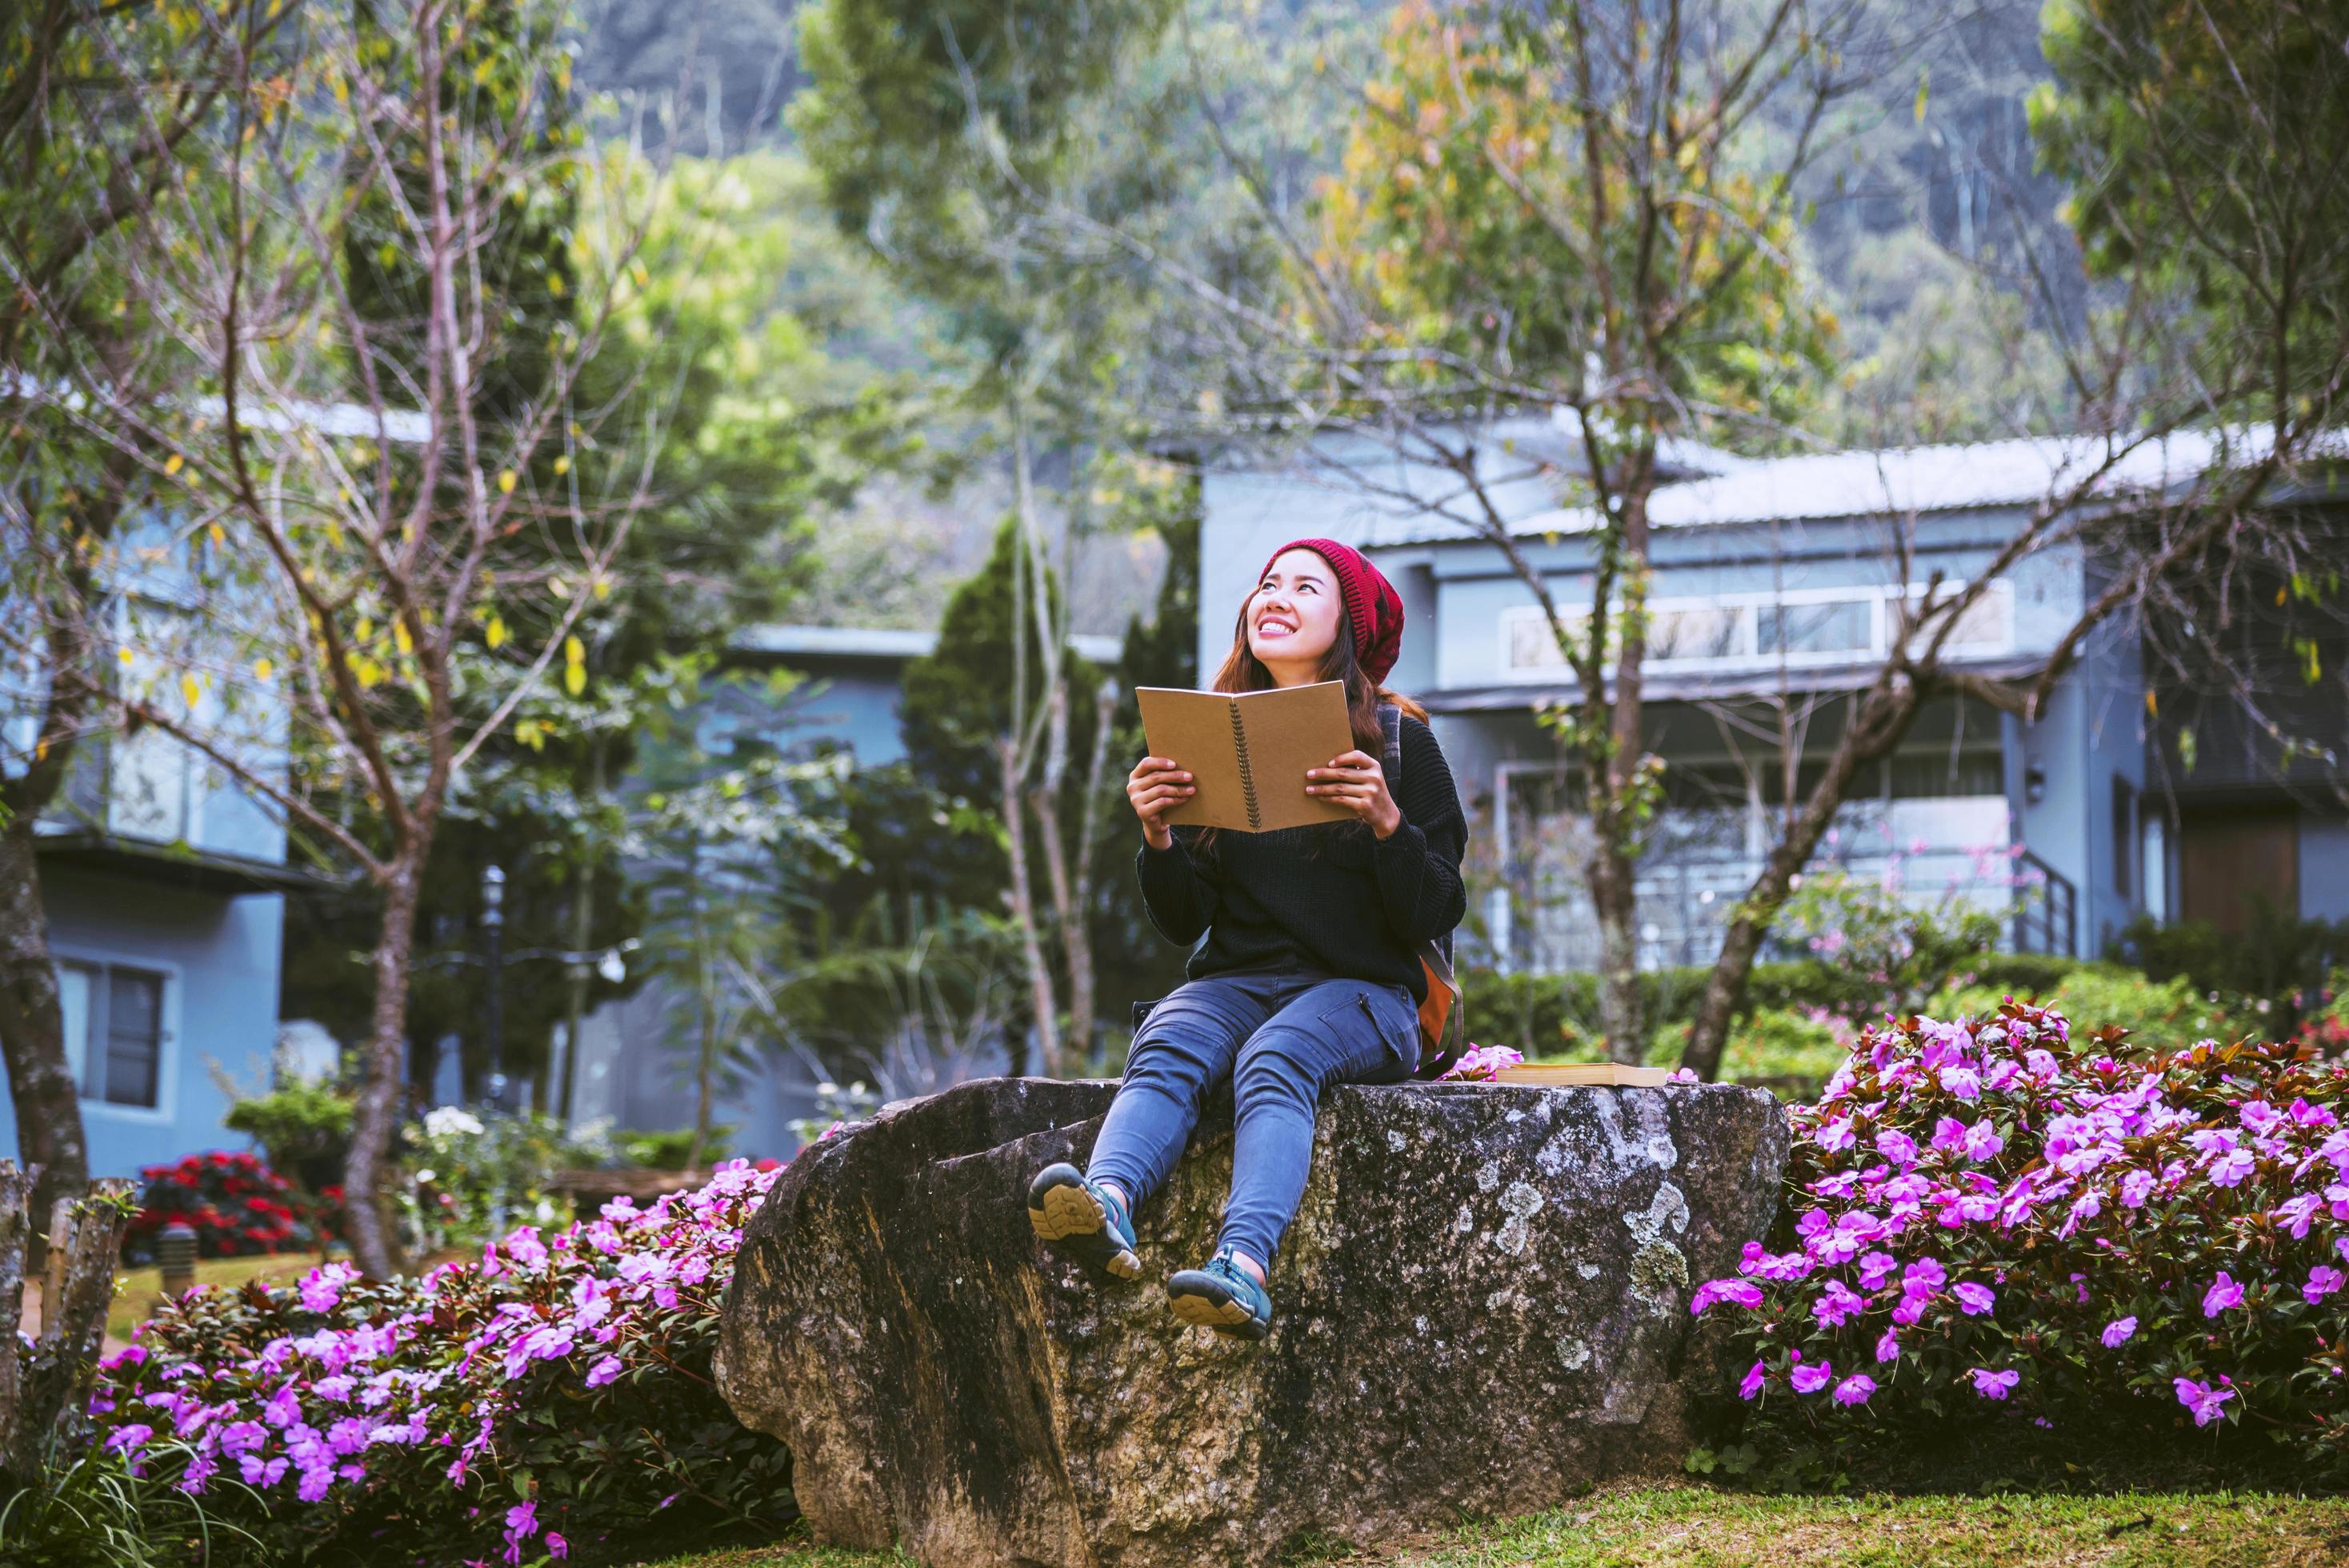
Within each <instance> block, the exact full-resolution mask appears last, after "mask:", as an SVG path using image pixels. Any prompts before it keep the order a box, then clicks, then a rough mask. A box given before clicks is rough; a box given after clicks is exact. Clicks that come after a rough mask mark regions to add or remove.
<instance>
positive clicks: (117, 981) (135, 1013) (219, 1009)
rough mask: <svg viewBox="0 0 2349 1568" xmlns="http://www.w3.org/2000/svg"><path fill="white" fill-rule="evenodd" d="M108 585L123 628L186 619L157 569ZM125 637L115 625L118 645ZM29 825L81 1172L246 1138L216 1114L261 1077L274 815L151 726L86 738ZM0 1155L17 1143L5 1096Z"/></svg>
mask: <svg viewBox="0 0 2349 1568" xmlns="http://www.w3.org/2000/svg"><path fill="white" fill-rule="evenodd" d="M150 543H152V542H150ZM140 545H141V540H140V536H139V535H137V534H134V536H133V537H132V538H131V539H130V540H129V541H128V542H127V544H126V549H125V552H124V554H125V557H126V559H130V560H140V559H142V558H144V559H147V560H150V561H152V560H156V559H165V558H168V556H169V554H170V552H169V549H168V543H167V542H166V543H164V544H158V545H154V547H152V548H147V549H141V548H140ZM120 589H121V597H120V599H119V602H118V608H119V613H120V614H121V615H122V616H123V617H124V621H125V625H126V628H127V627H128V626H129V624H131V623H132V622H134V621H136V620H137V619H138V618H139V617H141V616H145V617H149V618H150V619H169V618H171V617H172V616H174V615H179V614H181V613H182V611H181V604H180V597H181V596H180V593H179V592H178V589H177V587H176V585H175V583H173V581H172V579H171V575H170V574H169V572H168V570H158V569H155V568H153V567H151V566H150V567H148V568H146V569H142V570H138V571H134V572H132V573H129V575H128V577H127V578H126V580H125V581H124V582H123V583H121V584H120ZM138 641H139V639H138V638H137V637H136V636H135V635H133V634H130V633H129V631H128V630H126V632H125V634H124V645H125V647H126V648H129V647H131V646H132V645H134V644H135V643H137V642H138ZM136 657H137V655H134V661H133V662H134V663H135V660H136ZM136 673H137V672H136V670H135V669H128V670H127V671H126V676H125V677H124V678H130V676H135V675H136ZM23 695H24V692H23V690H22V688H21V687H16V686H11V687H7V688H5V689H0V724H5V726H6V727H7V734H6V736H5V743H0V757H5V756H16V757H21V756H23V755H24V753H25V750H26V748H27V747H29V745H30V743H31V738H32V733H33V726H34V723H35V720H34V719H33V718H32V717H31V716H30V714H29V713H28V712H27V711H26V704H24V703H22V702H20V701H9V700H6V699H7V698H9V697H12V696H15V697H21V696H23ZM200 700H201V701H211V700H212V697H211V696H210V695H209V694H206V695H205V696H202V697H201V698H200ZM261 725H262V728H263V729H264V731H265V730H266V729H268V728H269V727H270V723H269V721H268V720H266V719H264V720H262V721H261ZM263 744H264V747H265V746H266V745H267V744H268V742H267V740H266V738H264V740H263ZM35 831H36V843H37V846H38V851H39V856H38V858H39V866H40V875H41V888H42V894H43V903H44V907H45V909H46V911H47V916H48V926H49V944H50V949H51V951H52V953H53V954H55V957H56V960H57V978H58V983H59V992H60V995H61V997H62V1001H63V1010H64V1014H65V1034H66V1055H67V1061H68V1063H69V1065H70V1066H71V1067H72V1068H73V1071H74V1073H75V1075H76V1077H77V1078H78V1080H79V1082H80V1085H81V1114H82V1124H83V1128H84V1130H85V1132H86V1134H87V1136H88V1149H89V1167H90V1171H91V1173H92V1174H93V1175H98V1176H129V1175H135V1174H136V1173H137V1171H138V1170H139V1168H140V1166H142V1165H150V1164H155V1163H158V1162H160V1161H166V1160H173V1159H177V1158H179V1157H180V1156H181V1155H183V1154H187V1153H191V1152H193V1151H196V1150H205V1149H217V1148H224V1147H225V1148H243V1147H244V1146H245V1140H244V1139H243V1137H242V1136H241V1135H239V1134H236V1133H233V1132H230V1131H229V1130H227V1129H226V1128H225V1127H223V1126H222V1117H223V1116H224V1115H226V1114H227V1111H228V1108H229V1105H230V1102H231V1100H232V1099H233V1094H232V1092H231V1089H230V1087H229V1084H230V1083H231V1082H233V1084H235V1085H237V1086H240V1087H242V1088H243V1089H244V1090H246V1091H252V1090H256V1089H261V1088H266V1087H267V1085H268V1083H269V1080H270V1076H271V1071H272V1065H273V1060H274V1047H275V1038H276V1033H277V994H278V973H279V961H280V949H281V942H280V937H281V932H282V929H283V924H284V916H285V891H286V890H287V889H289V888H291V887H294V886H296V885H299V884H300V883H301V882H304V881H305V880H306V879H305V873H302V872H296V871H293V870H291V869H289V868H288V867H287V865H286V864H285V829H284V827H283V825H282V823H280V822H279V821H278V820H276V819H275V818H274V816H273V815H272V814H271V813H269V812H268V811H266V810H264V809H263V808H262V807H261V806H260V805H259V804H258V803H257V802H256V801H255V800H254V799H253V798H252V797H251V796H250V795H248V794H247V793H246V792H245V791H244V790H243V789H241V788H240V787H238V786H236V785H234V784H233V783H232V782H231V781H230V780H229V779H228V778H227V777H226V776H225V774H224V773H223V772H222V769H219V768H217V767H216V766H215V765H213V764H212V763H211V762H209V761H208V760H206V759H205V758H203V757H202V756H201V755H199V754H198V753H196V752H195V751H193V750H192V749H191V748H189V747H187V746H185V745H184V744H182V743H181V742H180V741H177V740H174V739H172V738H170V737H168V736H166V735H164V734H162V733H160V731H157V730H154V729H151V728H150V729H146V730H142V731H140V733H138V734H136V735H131V736H124V735H119V734H116V735H104V736H96V737H92V738H88V739H87V740H85V741H83V742H82V743H81V744H80V745H79V746H78V748H77V749H76V751H75V755H74V759H73V764H72V767H71V769H70V771H69V773H68V775H67V781H66V785H65V788H64V789H62V790H61V791H60V793H59V795H58V798H57V800H56V801H55V802H54V803H53V804H52V805H51V807H50V809H49V810H47V813H46V814H44V815H43V817H42V818H41V819H40V820H39V821H38V822H36V824H35ZM224 1080H226V1081H224ZM0 1150H6V1151H8V1152H9V1153H11V1154H14V1153H15V1152H16V1117H15V1114H14V1110H13V1108H12V1107H11V1105H10V1104H8V1103H7V1102H6V1101H5V1100H0Z"/></svg>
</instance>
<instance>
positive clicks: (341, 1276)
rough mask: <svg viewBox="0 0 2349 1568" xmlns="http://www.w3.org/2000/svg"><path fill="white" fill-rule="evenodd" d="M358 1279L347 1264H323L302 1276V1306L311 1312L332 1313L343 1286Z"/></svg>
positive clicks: (300, 1287)
mask: <svg viewBox="0 0 2349 1568" xmlns="http://www.w3.org/2000/svg"><path fill="white" fill-rule="evenodd" d="M358 1277H359V1271H358V1270H357V1269H355V1268H353V1267H352V1266H351V1265H350V1264H321V1265H320V1266H318V1267H316V1268H314V1269H312V1270H311V1271H310V1272H309V1273H308V1274H304V1275H303V1276H302V1283H301V1284H300V1285H299V1287H298V1288H299V1289H300V1291H301V1293H302V1305H304V1306H305V1307H308V1308H309V1309H310V1310H311V1311H312V1312H332V1311H334V1310H335V1305H336V1303H337V1302H339V1301H341V1300H342V1299H343V1286H345V1285H347V1284H350V1283H351V1282H352V1281H353V1280H355V1279H357V1278H358Z"/></svg>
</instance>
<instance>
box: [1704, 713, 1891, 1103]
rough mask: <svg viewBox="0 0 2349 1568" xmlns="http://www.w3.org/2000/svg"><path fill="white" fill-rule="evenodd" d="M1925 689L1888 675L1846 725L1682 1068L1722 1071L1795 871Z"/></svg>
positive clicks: (1713, 981) (1726, 933)
mask: <svg viewBox="0 0 2349 1568" xmlns="http://www.w3.org/2000/svg"><path fill="white" fill-rule="evenodd" d="M1924 699H1925V694H1924V690H1923V688H1922V687H1921V686H1920V685H1919V684H1918V683H1917V682H1916V681H1914V680H1911V679H1909V678H1908V677H1907V676H1899V675H1893V674H1890V673H1889V672H1888V675H1887V676H1885V677H1882V678H1880V679H1879V680H1878V683H1877V685H1875V686H1872V687H1870V688H1869V689H1868V692H1867V693H1866V694H1864V695H1863V696H1861V697H1860V698H1859V702H1858V707H1857V711H1856V712H1854V714H1853V715H1852V719H1851V722H1850V723H1849V724H1848V725H1847V726H1845V727H1844V731H1843V735H1842V737H1841V738H1839V739H1838V740H1837V743H1836V748H1835V750H1834V751H1832V752H1830V753H1829V754H1828V757H1827V763H1826V769H1825V770H1824V771H1823V773H1822V775H1821V777H1820V779H1819V781H1818V783H1817V785H1816V787H1814V788H1813V789H1812V790H1811V793H1810V796H1809V798H1808V799H1806V800H1805V801H1804V802H1803V807H1802V810H1801V811H1800V812H1799V813H1797V814H1796V815H1795V816H1794V817H1793V818H1792V819H1791V820H1789V821H1788V823H1787V825H1786V831H1785V835H1784V836H1783V837H1782V838H1780V840H1779V841H1778V844H1777V847H1776V848H1775V849H1773V850H1772V851H1770V856H1769V858H1768V859H1767V860H1766V861H1764V862H1763V865H1762V874H1761V875H1759V876H1757V877H1756V878H1754V885H1753V886H1752V887H1750V888H1748V889H1747V890H1746V892H1745V896H1744V898H1742V899H1740V900H1739V901H1738V902H1737V907H1736V908H1735V909H1734V910H1733V912H1732V913H1731V915H1730V920H1729V924H1728V926H1727V927H1726V928H1725V929H1724V930H1723V933H1722V944H1721V954H1720V956H1719V957H1717V958H1715V959H1714V960H1713V972H1712V973H1711V974H1710V975H1707V976H1706V977H1705V982H1704V997H1703V1000H1702V1001H1701V1002H1700V1003H1698V1005H1697V1012H1696V1017H1695V1020H1694V1021H1693V1022H1692V1023H1691V1024H1690V1026H1689V1042H1688V1050H1687V1051H1686V1052H1685V1053H1684V1054H1683V1055H1682V1057H1681V1065H1682V1067H1685V1068H1691V1069H1692V1070H1693V1071H1694V1072H1695V1073H1696V1075H1697V1076H1698V1077H1699V1078H1706V1079H1711V1078H1714V1077H1715V1076H1717V1075H1718V1074H1719V1073H1720V1071H1721V1054H1722V1051H1723V1048H1724V1047H1726V1046H1727V1044H1728V1041H1729V1026H1730V1023H1731V1021H1732V1020H1733V1019H1734V1018H1735V1017H1736V1016H1737V1010H1738V1008H1739V1006H1741V1005H1742V1004H1743V1003H1744V1000H1745V983H1746V981H1747V980H1748V979H1749V978H1750V977H1751V976H1752V975H1753V973H1754V958H1755V957H1756V956H1757V955H1759V954H1760V953H1761V951H1762V942H1763V939H1764V937H1766V936H1768V935H1769V934H1770V927H1771V924H1772V923H1773V922H1775V920H1776V919H1777V917H1778V909H1779V906H1780V905H1782V904H1784V903H1785V902H1786V894H1787V893H1788V892H1789V891H1790V890H1791V889H1792V888H1793V886H1794V881H1795V872H1799V871H1801V870H1802V869H1803V868H1804V867H1805V866H1806V865H1808V864H1810V861H1811V856H1812V854H1813V853H1814V852H1816V851H1817V849H1818V847H1819V841H1821V840H1823V839H1825V838H1826V834H1827V830H1828V829H1829V828H1830V827H1832V826H1834V824H1835V816H1836V811H1837V809H1838V808H1840V807H1841V806H1842V805H1843V802H1844V797H1845V796H1846V794H1847V793H1848V792H1849V790H1850V789H1851V781H1852V779H1853V778H1854V776H1856V775H1857V773H1858V771H1859V770H1860V769H1862V768H1864V767H1866V766H1867V765H1868V763H1870V762H1874V761H1876V760H1877V759H1878V758H1883V757H1887V756H1889V755H1890V754H1891V752H1892V749H1893V748H1895V747H1897V746H1899V744H1900V740H1901V738H1902V737H1903V736H1905V735H1907V734H1908V733H1909V726H1910V725H1912V724H1914V723H1915V722H1916V718H1917V715H1918V714H1919V713H1920V712H1921V711H1922V710H1923V707H1924Z"/></svg>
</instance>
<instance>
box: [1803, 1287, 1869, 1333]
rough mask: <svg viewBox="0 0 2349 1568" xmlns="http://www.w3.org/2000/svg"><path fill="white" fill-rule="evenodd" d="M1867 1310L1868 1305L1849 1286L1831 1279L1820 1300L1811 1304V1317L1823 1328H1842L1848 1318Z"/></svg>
mask: <svg viewBox="0 0 2349 1568" xmlns="http://www.w3.org/2000/svg"><path fill="white" fill-rule="evenodd" d="M1867 1309H1868V1303H1867V1302H1866V1301H1865V1300H1864V1299H1863V1298H1861V1297H1860V1296H1858V1295H1854V1294H1853V1292H1852V1289H1851V1287H1850V1286H1849V1285H1847V1284H1844V1283H1843V1281H1841V1280H1839V1279H1831V1280H1829V1281H1827V1288H1826V1290H1825V1291H1823V1292H1821V1293H1820V1295H1819V1299H1818V1300H1817V1301H1816V1302H1814V1303H1812V1304H1811V1315H1812V1316H1813V1317H1815V1318H1816V1319H1817V1320H1818V1322H1819V1325H1820V1326H1822V1327H1825V1328H1841V1327H1842V1326H1843V1325H1844V1320H1845V1319H1846V1318H1847V1317H1849V1316H1851V1315H1853V1314H1854V1313H1857V1312H1865V1311H1866V1310H1867Z"/></svg>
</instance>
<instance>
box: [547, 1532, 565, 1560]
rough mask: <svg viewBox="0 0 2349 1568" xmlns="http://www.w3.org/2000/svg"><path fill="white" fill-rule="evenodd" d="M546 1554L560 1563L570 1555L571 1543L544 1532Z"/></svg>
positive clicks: (558, 1536)
mask: <svg viewBox="0 0 2349 1568" xmlns="http://www.w3.org/2000/svg"><path fill="white" fill-rule="evenodd" d="M546 1554H547V1555H548V1556H549V1557H552V1558H554V1559H555V1560H556V1561H558V1562H560V1561H561V1560H562V1559H564V1558H565V1557H568V1556H570V1555H571V1542H568V1541H565V1540H564V1539H563V1537H561V1536H560V1535H557V1534H555V1533H554V1532H553V1531H552V1530H550V1531H548V1532H546Z"/></svg>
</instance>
